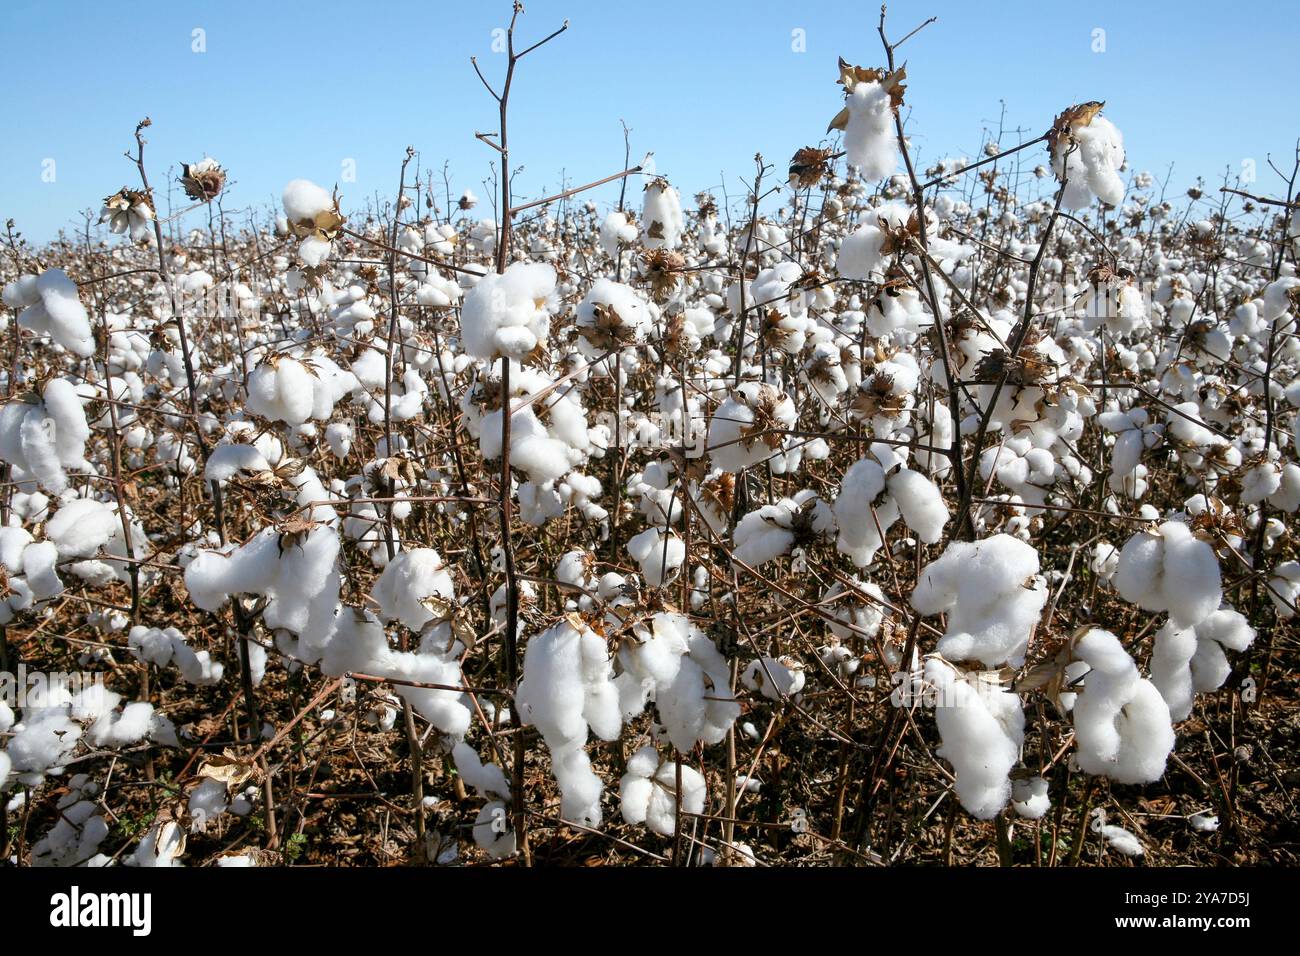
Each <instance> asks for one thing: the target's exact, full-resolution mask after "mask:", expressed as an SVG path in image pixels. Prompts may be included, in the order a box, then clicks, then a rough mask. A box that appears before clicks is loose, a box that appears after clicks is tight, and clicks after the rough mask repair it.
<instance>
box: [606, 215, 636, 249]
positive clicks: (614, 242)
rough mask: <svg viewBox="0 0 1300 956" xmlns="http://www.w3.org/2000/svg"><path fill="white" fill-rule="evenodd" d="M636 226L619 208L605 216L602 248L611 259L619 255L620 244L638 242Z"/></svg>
mask: <svg viewBox="0 0 1300 956" xmlns="http://www.w3.org/2000/svg"><path fill="white" fill-rule="evenodd" d="M636 236H637V229H636V226H635V225H633V224H632V223H630V222H628V221H627V215H626V214H625V213H621V212H619V211H618V210H617V209H616V210H614V211H613V212H611V213H610V214H609V215H608V216H606V217H605V220H604V221H603V222H602V223H601V224H600V236H599V240H598V241H599V242H600V248H601V249H602V250H604V252H605V255H607V256H609V257H610V258H611V259H612V258H614V256H616V255H618V249H619V246H620V245H630V244H631V243H633V242H636Z"/></svg>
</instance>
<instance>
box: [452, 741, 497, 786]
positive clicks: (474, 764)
mask: <svg viewBox="0 0 1300 956" xmlns="http://www.w3.org/2000/svg"><path fill="white" fill-rule="evenodd" d="M451 759H452V761H453V762H454V763H455V764H456V772H457V773H458V774H460V775H461V777H462V778H463V779H464V781H465V784H466V786H469V787H471V788H473V790H474V791H475V792H476V793H478V795H479V796H480V797H489V796H497V797H501V798H502V799H509V797H510V784H509V782H508V781H507V780H506V775H505V771H503V770H502V769H501V768H500V767H498V766H497V765H496V764H494V763H488V764H485V763H483V760H482V758H481V757H479V755H478V751H477V750H475V749H474V748H473V747H471V746H470V745H469V744H467V743H465V742H464V741H460V742H459V743H457V744H456V745H455V747H453V748H452V751H451Z"/></svg>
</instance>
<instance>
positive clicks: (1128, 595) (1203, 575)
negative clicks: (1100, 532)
mask: <svg viewBox="0 0 1300 956" xmlns="http://www.w3.org/2000/svg"><path fill="white" fill-rule="evenodd" d="M1114 581H1115V587H1116V589H1117V590H1118V591H1119V593H1120V596H1121V597H1123V598H1124V600H1126V601H1130V602H1132V603H1134V604H1137V605H1138V606H1139V607H1141V608H1144V609H1145V610H1148V611H1168V612H1169V617H1170V619H1171V620H1172V621H1175V622H1177V623H1178V624H1179V625H1181V626H1183V627H1191V626H1194V625H1196V624H1197V623H1199V622H1200V621H1202V620H1203V619H1204V618H1206V617H1207V616H1209V615H1210V614H1212V613H1213V612H1214V611H1215V609H1217V608H1218V606H1219V604H1220V602H1221V601H1222V599H1223V592H1222V589H1221V586H1220V574H1219V561H1218V558H1217V557H1215V554H1214V549H1213V548H1211V547H1210V546H1209V545H1208V544H1206V543H1205V542H1204V541H1201V540H1199V539H1198V538H1196V537H1195V536H1194V535H1193V534H1192V532H1191V529H1189V528H1188V527H1187V525H1185V524H1183V523H1181V522H1178V521H1166V522H1164V523H1163V524H1161V525H1160V526H1159V528H1158V529H1157V530H1156V531H1154V532H1146V531H1142V532H1139V533H1138V534H1135V535H1134V536H1133V537H1131V538H1130V539H1129V540H1128V542H1127V543H1125V545H1124V547H1123V549H1122V550H1121V551H1120V557H1119V567H1118V568H1117V569H1116V571H1115V578H1114Z"/></svg>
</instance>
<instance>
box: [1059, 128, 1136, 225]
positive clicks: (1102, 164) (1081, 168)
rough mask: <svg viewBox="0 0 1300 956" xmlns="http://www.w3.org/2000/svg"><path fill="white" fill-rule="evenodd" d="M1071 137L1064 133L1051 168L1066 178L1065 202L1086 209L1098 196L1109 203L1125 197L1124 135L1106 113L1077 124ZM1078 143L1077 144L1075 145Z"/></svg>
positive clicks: (1068, 205) (1111, 203) (1110, 204)
mask: <svg viewBox="0 0 1300 956" xmlns="http://www.w3.org/2000/svg"><path fill="white" fill-rule="evenodd" d="M1071 131H1072V133H1073V142H1071V137H1068V136H1062V137H1060V139H1059V141H1058V142H1057V144H1056V146H1055V148H1054V149H1053V151H1052V169H1053V171H1054V172H1055V173H1056V178H1057V179H1058V180H1061V179H1063V178H1064V179H1065V180H1066V185H1065V195H1064V197H1063V198H1062V203H1061V204H1062V205H1063V206H1064V207H1065V208H1067V209H1083V208H1084V207H1085V206H1087V205H1088V204H1089V203H1090V202H1091V201H1092V197H1093V196H1096V197H1097V198H1098V199H1100V200H1101V201H1102V202H1103V203H1105V204H1106V205H1108V206H1118V205H1120V203H1122V202H1123V201H1124V181H1123V180H1122V179H1120V177H1119V168H1120V167H1121V166H1123V165H1124V137H1123V136H1122V135H1121V134H1120V131H1119V130H1118V129H1116V127H1115V125H1114V124H1113V123H1112V122H1111V121H1110V120H1108V119H1106V118H1105V117H1104V116H1094V117H1093V118H1092V121H1091V122H1090V123H1089V124H1088V125H1087V126H1083V125H1079V124H1075V125H1074V126H1073V127H1072V130H1071ZM1076 144H1077V145H1076Z"/></svg>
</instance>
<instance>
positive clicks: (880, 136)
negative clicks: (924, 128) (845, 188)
mask: <svg viewBox="0 0 1300 956" xmlns="http://www.w3.org/2000/svg"><path fill="white" fill-rule="evenodd" d="M844 105H845V106H846V107H847V109H848V111H849V119H848V125H847V126H846V127H845V129H844V151H845V153H847V156H846V162H848V164H849V165H850V166H856V167H858V171H859V172H860V173H861V175H862V178H863V179H864V180H866V181H867V182H874V181H875V180H878V179H885V178H887V177H889V176H892V175H894V170H895V169H897V168H898V140H897V137H896V135H895V130H894V111H893V107H892V106H891V105H890V94H889V93H888V92H887V91H886V90H885V88H884V87H883V86H881V85H880V83H878V82H875V81H871V82H866V83H862V82H860V83H858V84H857V85H856V86H855V87H854V88H853V92H851V93H849V95H848V96H847V97H846V98H845V104H844Z"/></svg>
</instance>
